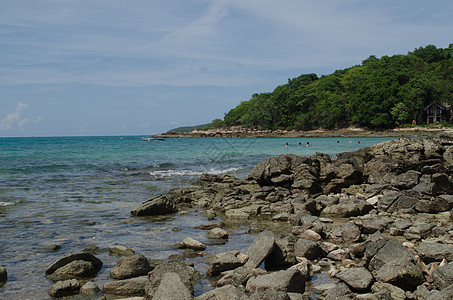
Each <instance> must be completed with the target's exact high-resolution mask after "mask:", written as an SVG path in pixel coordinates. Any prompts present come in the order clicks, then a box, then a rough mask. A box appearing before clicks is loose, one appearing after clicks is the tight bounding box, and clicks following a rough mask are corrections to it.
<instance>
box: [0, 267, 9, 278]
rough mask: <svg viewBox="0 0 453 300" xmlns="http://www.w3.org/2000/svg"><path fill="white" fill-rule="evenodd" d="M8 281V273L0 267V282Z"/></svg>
mask: <svg viewBox="0 0 453 300" xmlns="http://www.w3.org/2000/svg"><path fill="white" fill-rule="evenodd" d="M7 280H8V273H7V272H6V269H5V267H2V266H0V282H6V281H7Z"/></svg>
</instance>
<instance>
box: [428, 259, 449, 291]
mask: <svg viewBox="0 0 453 300" xmlns="http://www.w3.org/2000/svg"><path fill="white" fill-rule="evenodd" d="M432 277H433V286H434V287H435V288H436V289H438V290H442V289H444V288H446V287H448V286H450V285H453V263H449V264H446V265H444V266H442V267H439V268H437V269H435V270H434V272H433V275H432Z"/></svg>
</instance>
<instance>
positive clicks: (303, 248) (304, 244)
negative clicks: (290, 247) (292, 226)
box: [294, 239, 321, 260]
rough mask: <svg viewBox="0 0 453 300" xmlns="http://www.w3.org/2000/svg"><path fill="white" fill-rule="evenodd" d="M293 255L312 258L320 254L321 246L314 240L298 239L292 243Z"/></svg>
mask: <svg viewBox="0 0 453 300" xmlns="http://www.w3.org/2000/svg"><path fill="white" fill-rule="evenodd" d="M294 256H296V257H297V256H300V257H305V258H307V259H309V260H314V259H316V258H318V257H320V256H321V248H320V247H319V245H318V244H317V243H316V242H313V241H310V240H306V239H298V240H297V242H296V244H295V245H294Z"/></svg>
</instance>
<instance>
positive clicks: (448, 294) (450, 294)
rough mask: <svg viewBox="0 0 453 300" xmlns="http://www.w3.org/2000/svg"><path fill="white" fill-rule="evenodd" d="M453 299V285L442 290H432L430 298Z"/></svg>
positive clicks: (432, 299)
mask: <svg viewBox="0 0 453 300" xmlns="http://www.w3.org/2000/svg"><path fill="white" fill-rule="evenodd" d="M451 299H453V285H450V286H449V287H447V288H445V289H443V290H442V291H439V292H437V291H432V292H431V293H430V295H429V297H428V300H451Z"/></svg>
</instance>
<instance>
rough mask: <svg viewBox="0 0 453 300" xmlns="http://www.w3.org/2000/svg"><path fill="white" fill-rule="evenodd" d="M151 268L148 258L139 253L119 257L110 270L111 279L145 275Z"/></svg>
mask: <svg viewBox="0 0 453 300" xmlns="http://www.w3.org/2000/svg"><path fill="white" fill-rule="evenodd" d="M152 269H153V268H152V267H151V266H150V264H149V262H148V259H147V258H146V257H145V256H144V255H141V254H136V255H132V256H129V257H125V258H122V259H120V260H119V261H118V262H117V263H116V266H115V267H113V268H112V270H111V271H110V277H111V278H112V279H128V278H132V277H139V276H144V275H147V274H148V272H150V271H151V270H152Z"/></svg>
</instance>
